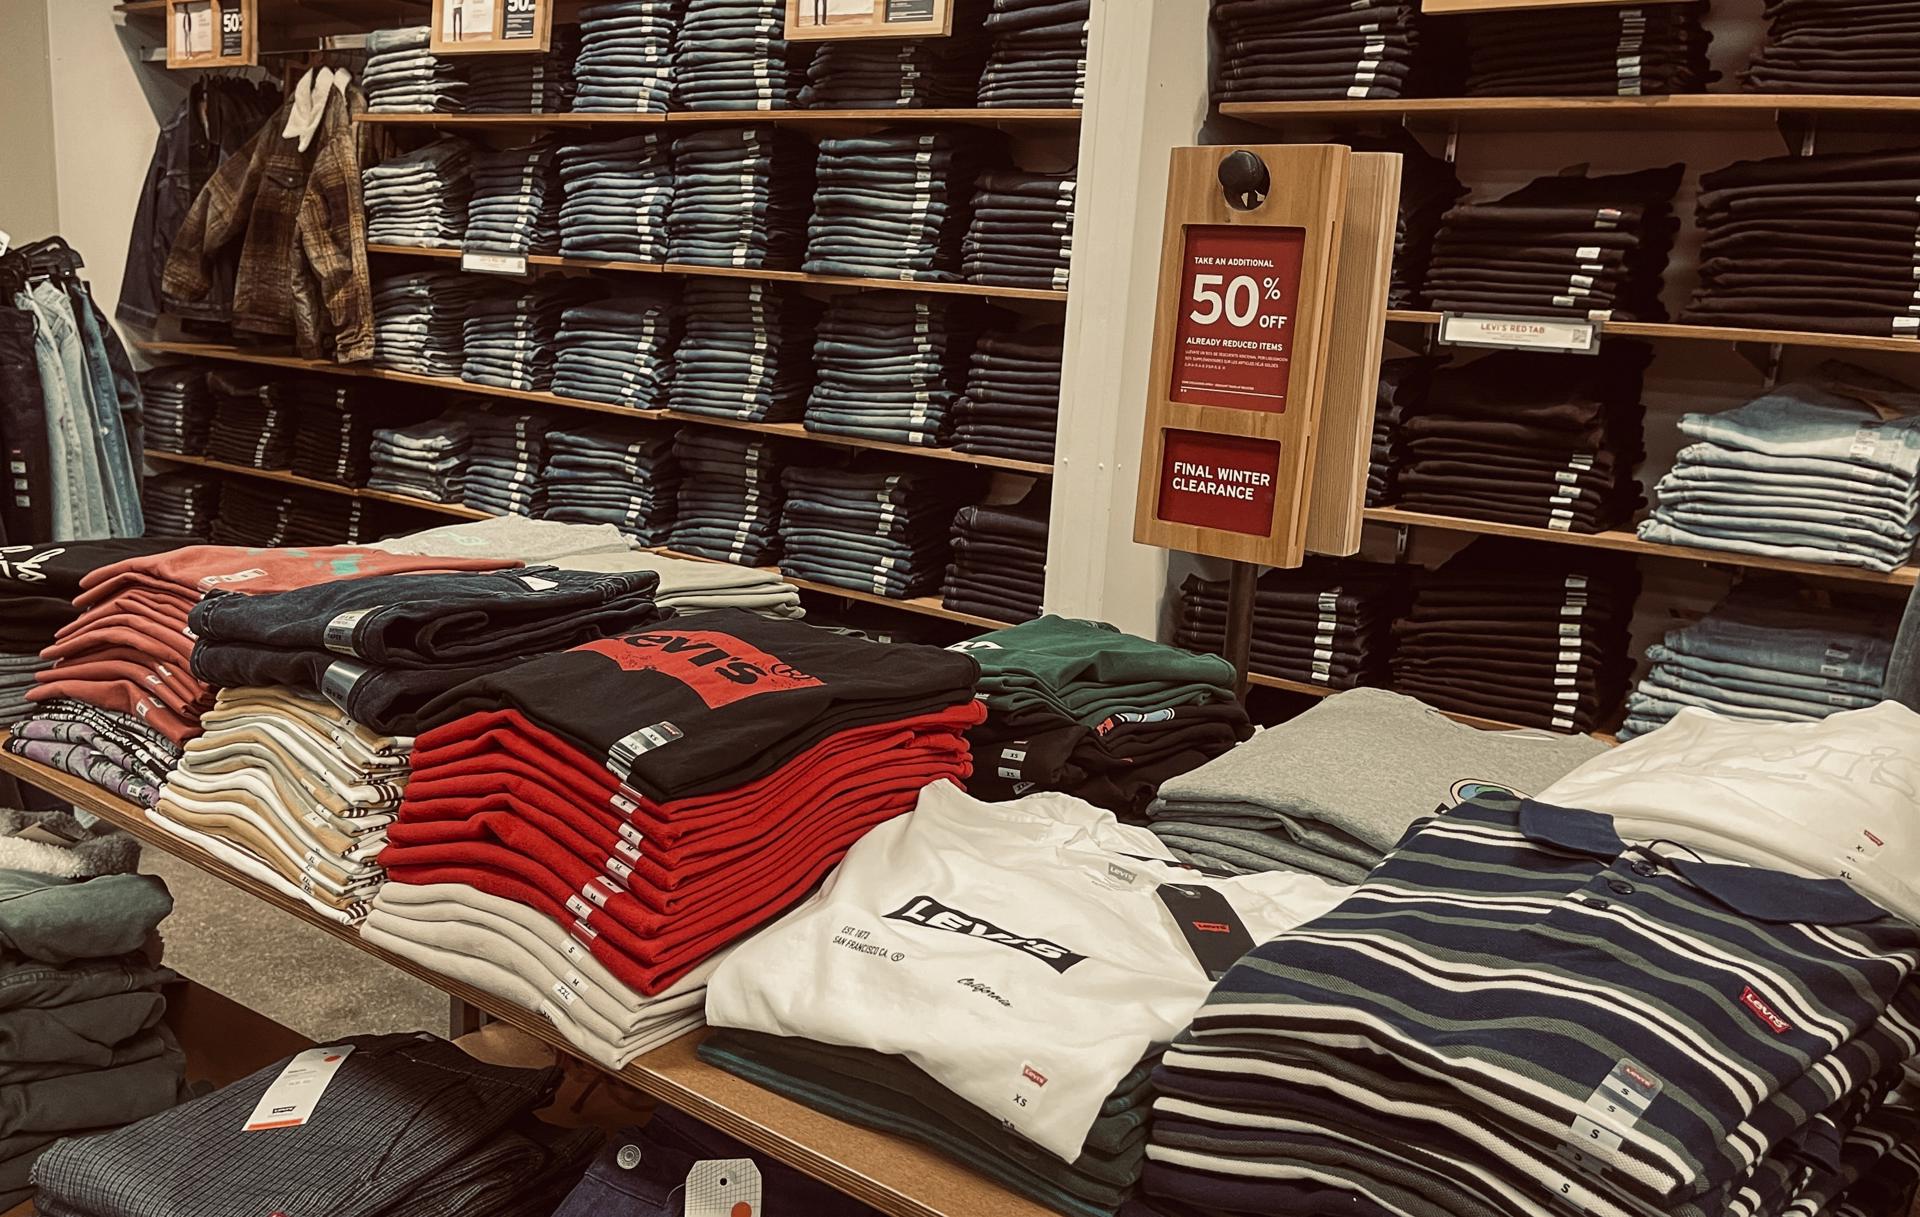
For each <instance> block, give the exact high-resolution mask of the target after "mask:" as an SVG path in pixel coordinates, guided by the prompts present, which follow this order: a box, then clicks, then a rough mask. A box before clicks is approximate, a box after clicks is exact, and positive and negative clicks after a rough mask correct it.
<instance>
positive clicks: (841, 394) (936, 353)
mask: <svg viewBox="0 0 1920 1217" xmlns="http://www.w3.org/2000/svg"><path fill="white" fill-rule="evenodd" d="M985 320H986V318H985V315H984V313H983V311H982V310H981V309H980V308H978V307H977V303H976V302H975V301H971V300H963V299H955V298H953V297H950V296H922V295H918V294H909V293H907V292H845V293H842V294H840V295H837V296H835V297H834V298H833V300H832V301H831V302H830V303H828V305H827V310H826V312H825V313H824V314H823V315H822V316H821V318H820V322H819V326H818V328H817V329H816V331H815V333H816V338H815V343H814V356H813V363H814V371H815V374H816V375H817V377H818V379H817V381H816V382H815V384H814V386H813V393H812V395H811V396H810V397H809V398H808V400H807V416H806V421H807V430H809V431H817V432H820V433H822V434H826V435H851V436H856V437H859V438H862V439H878V440H888V441H891V442H893V443H897V444H917V445H924V446H927V447H939V446H941V444H942V443H943V441H944V440H945V439H946V438H947V436H948V435H949V433H950V432H951V431H952V429H953V407H954V403H956V402H957V401H959V399H960V390H961V386H962V385H963V384H964V382H965V379H966V374H967V360H968V357H969V355H970V353H971V352H972V350H973V344H974V341H975V338H976V335H977V334H978V332H979V329H980V327H981V325H982V324H983V322H984V321H985Z"/></svg>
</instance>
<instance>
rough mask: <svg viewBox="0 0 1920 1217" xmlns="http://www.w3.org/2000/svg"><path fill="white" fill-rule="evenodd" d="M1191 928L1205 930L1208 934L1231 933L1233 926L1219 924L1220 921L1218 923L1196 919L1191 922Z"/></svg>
mask: <svg viewBox="0 0 1920 1217" xmlns="http://www.w3.org/2000/svg"><path fill="white" fill-rule="evenodd" d="M1193 928H1194V929H1196V930H1201V931H1203V932H1205V933H1208V934H1231V933H1233V927H1232V926H1230V925H1221V924H1220V923H1219V922H1218V921H1196V922H1194V923H1193Z"/></svg>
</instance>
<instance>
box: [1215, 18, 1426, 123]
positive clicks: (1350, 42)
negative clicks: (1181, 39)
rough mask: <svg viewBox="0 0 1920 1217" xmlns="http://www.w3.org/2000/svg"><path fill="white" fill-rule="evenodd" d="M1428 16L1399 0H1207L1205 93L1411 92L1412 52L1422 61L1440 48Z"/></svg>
mask: <svg viewBox="0 0 1920 1217" xmlns="http://www.w3.org/2000/svg"><path fill="white" fill-rule="evenodd" d="M1431 24H1433V23H1426V24H1423V23H1421V22H1420V20H1419V6H1418V5H1415V4H1407V3H1403V2H1400V0H1377V2H1370V3H1353V2H1352V0H1215V3H1214V5H1213V28H1214V33H1215V35H1216V37H1217V39H1218V44H1219V52H1218V54H1219V58H1218V59H1217V60H1216V62H1215V69H1214V82H1213V99H1214V100H1215V101H1216V102H1225V101H1318V100H1323V99H1328V98H1368V97H1406V96H1413V95H1418V94H1419V93H1421V92H1422V91H1423V90H1422V89H1421V88H1420V87H1418V82H1417V81H1416V57H1417V58H1418V59H1419V60H1420V61H1421V62H1422V64H1423V65H1424V63H1425V61H1427V60H1428V59H1429V58H1431V59H1435V60H1438V59H1440V58H1442V57H1443V52H1444V50H1445V48H1442V47H1440V46H1437V45H1432V44H1433V43H1434V42H1435V39H1434V38H1433V37H1432V34H1433V32H1434V31H1433V30H1432V29H1430V28H1429V27H1430V25H1431ZM1426 91H1431V92H1434V93H1436V94H1438V93H1440V92H1442V90H1440V89H1432V90H1426Z"/></svg>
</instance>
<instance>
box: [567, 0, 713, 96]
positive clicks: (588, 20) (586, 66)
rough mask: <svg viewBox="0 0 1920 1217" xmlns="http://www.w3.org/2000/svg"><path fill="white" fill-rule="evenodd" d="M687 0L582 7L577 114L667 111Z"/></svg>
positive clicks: (628, 0)
mask: <svg viewBox="0 0 1920 1217" xmlns="http://www.w3.org/2000/svg"><path fill="white" fill-rule="evenodd" d="M685 11H686V0H613V2H612V3H609V4H594V5H589V6H588V7H586V8H584V9H581V10H580V54H579V56H578V57H577V58H576V59H575V60H574V62H573V76H574V81H575V84H576V87H577V88H576V92H575V93H574V96H573V109H574V112H575V113H577V114H663V113H665V112H666V110H667V108H668V105H667V103H668V102H669V101H670V100H671V99H672V97H673V66H674V65H673V43H674V37H675V33H676V31H677V30H678V29H679V27H680V21H681V15H682V14H683V13H684V12H685Z"/></svg>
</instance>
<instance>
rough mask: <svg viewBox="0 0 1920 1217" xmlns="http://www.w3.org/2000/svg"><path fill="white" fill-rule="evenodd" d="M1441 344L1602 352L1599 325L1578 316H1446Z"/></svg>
mask: <svg viewBox="0 0 1920 1217" xmlns="http://www.w3.org/2000/svg"><path fill="white" fill-rule="evenodd" d="M1440 341H1441V342H1443V343H1446V344H1447V345H1448V346H1457V347H1493V348H1496V349H1500V350H1515V351H1567V352H1572V353H1573V354H1576V355H1592V354H1596V353H1597V352H1598V351H1599V350H1600V323H1599V322H1597V321H1582V320H1580V319H1579V318H1577V317H1509V316H1501V315H1497V314H1491V313H1443V314H1441V317H1440Z"/></svg>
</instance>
